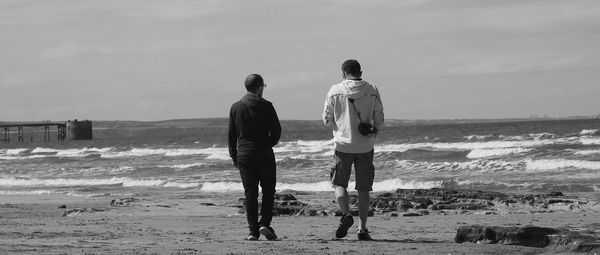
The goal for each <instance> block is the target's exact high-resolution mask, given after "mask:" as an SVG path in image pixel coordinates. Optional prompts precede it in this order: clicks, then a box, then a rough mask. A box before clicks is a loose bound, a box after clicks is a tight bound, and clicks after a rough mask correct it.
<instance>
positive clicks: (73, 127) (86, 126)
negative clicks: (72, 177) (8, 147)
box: [0, 120, 93, 143]
mask: <svg viewBox="0 0 600 255" xmlns="http://www.w3.org/2000/svg"><path fill="white" fill-rule="evenodd" d="M24 127H32V128H35V127H44V141H45V142H49V141H50V137H51V135H50V130H51V128H52V127H56V129H57V140H58V141H64V140H65V139H67V138H68V139H69V140H90V139H92V137H93V135H92V122H91V121H89V120H84V121H77V120H73V121H67V122H30V123H5V124H0V130H1V131H2V134H3V136H2V140H0V141H4V142H5V143H9V142H10V141H11V131H10V130H11V129H13V128H16V129H17V142H24V141H25V134H24V133H25V132H24V131H23V128H24ZM31 141H32V142H33V136H31Z"/></svg>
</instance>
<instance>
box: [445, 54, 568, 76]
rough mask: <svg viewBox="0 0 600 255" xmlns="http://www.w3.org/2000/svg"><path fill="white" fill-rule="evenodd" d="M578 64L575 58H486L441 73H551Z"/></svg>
mask: <svg viewBox="0 0 600 255" xmlns="http://www.w3.org/2000/svg"><path fill="white" fill-rule="evenodd" d="M578 63H579V60H578V59H576V58H566V59H553V60H552V59H548V60H539V61H535V60H531V59H529V60H528V59H510V58H487V59H483V60H480V61H476V62H472V63H468V64H464V65H458V66H453V67H450V68H448V69H446V70H444V71H442V72H443V73H444V74H450V75H473V74H474V75H477V74H501V73H522V72H537V71H553V70H564V69H568V68H570V67H574V66H576V65H577V64H578Z"/></svg>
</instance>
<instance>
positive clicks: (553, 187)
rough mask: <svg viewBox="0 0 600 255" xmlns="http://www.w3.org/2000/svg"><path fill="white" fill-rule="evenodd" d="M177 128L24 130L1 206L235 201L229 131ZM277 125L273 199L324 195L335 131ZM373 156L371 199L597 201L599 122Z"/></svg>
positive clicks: (453, 137) (476, 128)
mask: <svg viewBox="0 0 600 255" xmlns="http://www.w3.org/2000/svg"><path fill="white" fill-rule="evenodd" d="M184 122H185V123H187V124H185V125H183V124H182V123H183V122H182V121H173V122H154V123H144V122H139V123H135V124H128V125H125V124H119V122H94V139H92V140H77V141H50V142H44V141H43V140H40V139H39V135H34V134H35V133H36V132H40V131H36V130H30V131H28V130H25V136H26V139H25V142H16V141H17V139H16V137H14V135H15V134H11V135H13V137H12V138H11V141H10V142H8V143H7V142H2V141H0V195H2V194H4V195H49V194H61V195H70V196H88V197H95V196H127V195H136V194H144V193H160V192H163V191H164V192H167V191H168V192H170V193H173V192H179V191H181V192H182V193H183V192H185V193H198V194H219V193H231V192H234V193H241V192H243V187H242V184H241V181H240V175H239V172H238V170H237V169H236V168H235V167H234V166H233V164H232V161H231V158H230V157H229V154H228V148H227V137H226V132H227V125H226V123H227V121H226V120H225V119H216V120H210V121H208V122H207V121H206V120H187V121H184ZM194 123H196V124H194ZM198 123H200V124H198ZM207 123H208V124H207ZM282 126H283V134H282V139H281V141H280V142H279V144H278V145H277V146H275V147H274V151H275V155H276V160H277V187H276V189H277V190H278V191H282V190H295V191H303V192H326V191H332V187H331V184H330V183H329V180H328V178H329V172H330V169H331V167H332V163H333V153H334V150H333V142H332V140H331V138H332V134H331V131H330V130H328V129H326V128H325V127H323V126H322V125H321V123H320V122H319V121H282ZM42 132H43V131H42ZM29 133H31V134H32V135H31V138H30V139H29V137H28V134H29ZM34 136H35V139H34ZM55 140H56V139H55ZM374 149H375V159H374V164H375V182H374V185H373V190H374V191H375V192H387V191H395V190H396V189H399V188H402V189H431V188H454V189H477V190H490V191H500V192H518V193H545V192H552V191H560V192H566V193H594V194H599V193H600V119H566V120H496V121H490V120H480V121H472V120H448V121H400V120H397V121H388V122H387V123H386V126H385V127H384V128H383V129H382V130H381V133H380V134H379V135H378V137H377V143H376V145H375V148H374ZM349 186H350V187H349V188H350V190H353V187H354V178H352V179H351V183H350V185H349Z"/></svg>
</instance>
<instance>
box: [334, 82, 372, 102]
mask: <svg viewBox="0 0 600 255" xmlns="http://www.w3.org/2000/svg"><path fill="white" fill-rule="evenodd" d="M341 89H342V93H343V94H344V95H345V96H347V97H348V98H361V97H365V96H369V95H371V94H373V90H374V89H375V88H374V87H373V86H371V84H369V83H368V82H366V81H364V80H344V81H343V82H342V86H341Z"/></svg>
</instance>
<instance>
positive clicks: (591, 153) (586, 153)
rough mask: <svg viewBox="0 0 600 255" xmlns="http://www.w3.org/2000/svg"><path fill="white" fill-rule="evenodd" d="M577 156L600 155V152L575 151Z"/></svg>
mask: <svg viewBox="0 0 600 255" xmlns="http://www.w3.org/2000/svg"><path fill="white" fill-rule="evenodd" d="M574 154H575V155H594V154H600V150H575V153H574Z"/></svg>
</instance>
